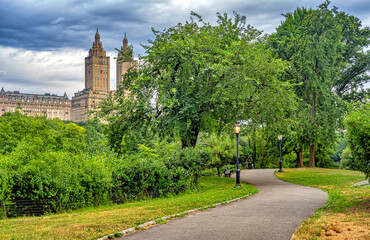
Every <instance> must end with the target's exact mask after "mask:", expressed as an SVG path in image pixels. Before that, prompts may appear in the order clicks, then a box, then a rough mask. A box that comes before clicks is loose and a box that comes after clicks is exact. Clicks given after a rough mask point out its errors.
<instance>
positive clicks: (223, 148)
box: [203, 134, 236, 176]
mask: <svg viewBox="0 0 370 240" xmlns="http://www.w3.org/2000/svg"><path fill="white" fill-rule="evenodd" d="M203 141H204V144H205V146H206V147H208V148H209V152H210V162H209V164H210V166H212V167H216V168H217V174H218V176H220V175H221V171H220V170H221V169H222V167H223V166H224V165H225V164H227V163H228V162H230V160H233V159H234V158H235V157H236V144H235V142H234V141H233V139H231V138H230V137H229V136H228V135H225V134H223V135H221V136H216V135H211V136H209V137H207V138H204V139H203Z"/></svg>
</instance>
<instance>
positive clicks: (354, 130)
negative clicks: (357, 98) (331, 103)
mask: <svg viewBox="0 0 370 240" xmlns="http://www.w3.org/2000/svg"><path fill="white" fill-rule="evenodd" d="M344 124H345V127H346V129H347V133H346V138H347V141H348V145H349V147H350V149H351V154H352V157H353V159H354V161H355V163H356V166H357V167H358V169H359V170H361V171H362V172H364V173H365V175H366V178H369V177H370V144H369V143H370V103H366V104H359V105H358V106H353V109H352V111H351V112H350V113H349V114H348V115H347V116H346V119H345V120H344Z"/></svg>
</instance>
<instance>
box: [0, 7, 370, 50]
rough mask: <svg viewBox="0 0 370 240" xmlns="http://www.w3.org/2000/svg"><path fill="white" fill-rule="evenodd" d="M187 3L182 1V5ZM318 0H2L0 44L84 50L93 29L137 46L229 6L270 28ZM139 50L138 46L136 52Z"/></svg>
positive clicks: (113, 42)
mask: <svg viewBox="0 0 370 240" xmlns="http://www.w3.org/2000/svg"><path fill="white" fill-rule="evenodd" d="M187 3H188V4H187ZM320 3H321V1H288V0H280V1H268V0H260V1H259V2H258V3H256V2H255V1H239V0H234V1H228V2H227V3H226V2H225V1H220V0H213V1H199V2H197V1H170V0H137V1H118V0H117V1H97V0H93V1H73V0H69V1H24V0H18V1H11V2H10V1H6V2H5V3H2V4H1V6H0V36H1V38H0V45H1V46H9V47H17V48H25V49H31V50H50V49H58V48H63V47H77V48H84V49H88V48H90V47H91V43H92V41H93V40H94V34H95V31H96V28H97V27H99V31H100V33H101V37H102V41H103V45H104V46H105V47H106V48H108V49H110V50H113V49H114V48H118V47H119V44H121V42H122V38H123V35H124V33H125V32H127V33H128V35H129V36H130V37H129V40H130V43H135V45H134V47H135V46H136V47H139V43H141V44H146V43H147V40H148V38H152V37H153V35H152V33H151V31H150V29H151V27H154V28H155V29H157V30H163V29H164V28H168V27H171V26H173V25H175V24H176V23H177V22H183V21H185V20H188V19H189V14H190V11H195V12H197V13H199V14H200V15H202V16H203V18H204V19H205V20H206V21H211V22H212V21H215V20H216V15H215V13H216V12H220V13H224V12H227V13H229V15H231V13H232V11H233V10H235V11H236V12H238V13H239V14H242V15H246V16H247V21H248V23H250V24H251V25H253V26H255V27H256V28H257V29H260V30H264V31H265V32H273V31H274V29H275V28H276V27H277V26H278V25H279V23H280V21H281V20H282V19H283V18H282V17H281V15H280V14H281V13H285V12H289V11H293V10H294V9H295V8H296V7H301V6H305V7H307V8H310V7H312V8H316V7H317V6H318V5H319V4H320ZM367 4H368V3H367V1H363V0H358V1H356V2H354V1H352V2H351V3H349V2H345V1H343V2H342V1H333V3H332V6H334V5H339V6H338V7H339V10H342V9H341V6H344V7H346V8H348V9H349V11H350V12H360V13H364V14H365V13H366V12H367V13H368V11H369V7H368V5H367ZM140 51H141V50H140Z"/></svg>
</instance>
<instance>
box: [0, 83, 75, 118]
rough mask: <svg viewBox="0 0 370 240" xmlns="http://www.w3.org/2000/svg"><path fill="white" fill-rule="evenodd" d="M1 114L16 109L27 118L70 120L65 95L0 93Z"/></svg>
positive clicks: (69, 109) (69, 108) (69, 102)
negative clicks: (41, 117)
mask: <svg viewBox="0 0 370 240" xmlns="http://www.w3.org/2000/svg"><path fill="white" fill-rule="evenodd" d="M0 108H1V114H0V115H3V114H4V113H6V112H15V111H16V110H17V109H18V108H20V111H21V112H23V113H25V114H26V115H28V116H33V117H35V116H46V117H47V118H49V119H53V118H60V119H61V120H66V121H69V120H71V101H70V100H69V99H68V96H67V94H64V96H57V95H55V94H50V93H45V94H29V93H21V92H19V91H13V92H11V91H7V92H6V91H5V90H4V88H2V89H1V91H0Z"/></svg>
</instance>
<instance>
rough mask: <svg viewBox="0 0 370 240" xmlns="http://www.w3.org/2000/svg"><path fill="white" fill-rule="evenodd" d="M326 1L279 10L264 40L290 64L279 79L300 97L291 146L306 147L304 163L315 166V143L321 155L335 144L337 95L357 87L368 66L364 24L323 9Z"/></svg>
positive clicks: (339, 114) (340, 105)
mask: <svg viewBox="0 0 370 240" xmlns="http://www.w3.org/2000/svg"><path fill="white" fill-rule="evenodd" d="M329 4H330V2H329V1H326V2H324V3H323V4H321V5H320V6H319V7H318V8H317V9H315V10H314V9H305V8H298V9H297V10H295V11H294V12H293V13H287V14H284V15H283V16H284V17H285V21H284V22H283V23H282V24H281V25H280V26H279V27H278V29H277V33H276V34H274V35H272V36H271V39H270V40H271V46H272V47H273V48H274V49H275V52H276V53H277V54H278V55H279V56H280V57H281V58H282V59H284V60H288V61H289V62H290V63H291V67H290V68H289V69H288V70H287V71H286V75H285V78H286V79H294V80H295V82H296V84H297V85H296V88H295V92H296V94H297V96H299V97H300V99H301V101H300V102H299V106H298V111H297V113H296V114H295V116H294V117H293V119H294V122H295V124H294V126H292V129H291V130H292V132H294V133H296V135H295V136H296V142H295V144H292V146H294V151H296V152H297V156H301V155H302V151H303V148H302V147H303V146H308V147H309V149H310V159H309V166H310V167H314V166H315V165H316V158H315V151H316V148H317V146H321V147H322V148H326V149H320V156H322V159H327V156H326V155H327V153H328V151H329V150H330V148H332V147H334V146H335V139H336V134H335V130H336V129H337V128H338V127H339V126H340V124H339V123H340V119H341V118H342V116H343V113H344V104H343V101H342V99H341V98H340V97H343V96H344V95H346V96H348V94H347V93H348V91H350V90H348V89H356V88H358V87H359V86H361V84H363V83H364V81H365V80H364V79H365V78H366V76H367V75H366V69H368V62H366V60H365V59H366V58H367V57H366V56H367V55H366V54H365V53H363V52H362V51H363V50H362V49H363V47H364V46H367V45H368V44H369V39H368V37H369V29H368V28H364V29H360V27H361V22H360V21H359V20H358V19H357V18H355V17H353V16H349V15H347V14H345V13H343V12H338V11H337V8H335V7H334V8H333V9H329V8H328V7H329ZM354 68H356V69H357V70H356V71H355V70H354ZM350 86H353V88H351V87H350ZM301 162H302V161H301V160H299V161H298V163H301Z"/></svg>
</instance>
